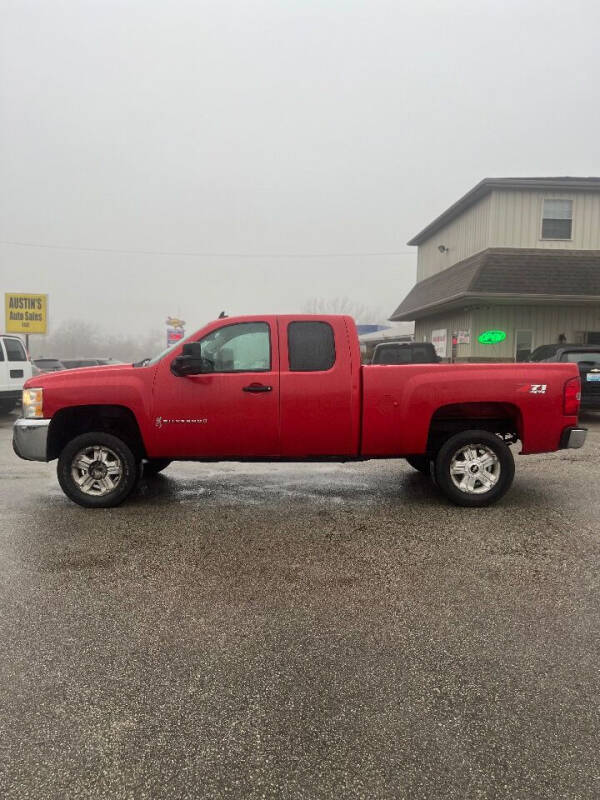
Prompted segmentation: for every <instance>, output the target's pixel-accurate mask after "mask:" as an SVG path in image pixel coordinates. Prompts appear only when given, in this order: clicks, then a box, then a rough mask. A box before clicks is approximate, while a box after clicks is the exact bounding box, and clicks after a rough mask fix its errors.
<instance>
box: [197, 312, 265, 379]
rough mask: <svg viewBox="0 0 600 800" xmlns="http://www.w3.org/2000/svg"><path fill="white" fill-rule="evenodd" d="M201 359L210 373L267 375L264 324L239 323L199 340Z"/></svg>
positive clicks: (219, 329)
mask: <svg viewBox="0 0 600 800" xmlns="http://www.w3.org/2000/svg"><path fill="white" fill-rule="evenodd" d="M200 344H201V346H202V358H205V359H206V360H207V362H208V364H209V366H210V367H211V371H212V372H268V371H269V370H270V369H271V337H270V331H269V326H268V324H267V323H266V322H239V323H237V324H235V325H226V326H225V327H223V328H218V329H217V330H216V331H212V333H209V334H208V336H205V337H204V339H201V340H200Z"/></svg>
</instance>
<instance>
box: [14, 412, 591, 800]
mask: <svg viewBox="0 0 600 800" xmlns="http://www.w3.org/2000/svg"><path fill="white" fill-rule="evenodd" d="M582 422H583V423H584V424H586V425H588V426H589V427H590V428H591V429H592V432H591V434H590V437H589V440H588V442H589V443H588V445H587V446H586V448H585V449H583V450H580V451H568V452H561V453H557V454H551V455H546V456H539V457H528V458H521V459H519V458H517V476H516V479H515V484H514V487H513V489H512V490H511V492H510V493H509V494H508V495H507V497H506V498H505V499H504V500H503V501H502V502H501V503H500V504H499V505H497V506H495V507H492V508H490V509H484V510H465V509H457V508H454V507H452V506H450V505H448V504H447V502H446V501H445V500H443V499H442V498H441V497H440V496H438V494H437V493H436V491H435V489H434V488H433V486H432V485H431V484H430V482H429V481H428V480H426V479H425V478H423V477H422V476H420V475H419V474H417V473H415V472H413V471H412V470H411V469H410V468H409V467H408V466H407V465H406V464H405V463H404V462H403V461H393V462H370V463H366V464H346V465H324V466H318V467H315V466H314V465H280V466H271V465H231V464H223V465H221V466H219V465H216V466H215V465H201V464H174V465H172V466H171V467H169V468H168V469H167V471H166V472H165V473H164V475H163V476H161V477H158V478H155V479H152V480H149V481H146V482H143V483H142V484H141V486H140V489H139V491H138V492H137V494H136V495H135V497H134V499H133V500H131V501H130V502H128V503H127V504H126V505H124V506H122V507H120V508H118V509H112V510H105V511H88V510H84V509H82V508H79V507H78V506H76V505H73V504H72V503H71V502H69V501H68V500H67V499H66V498H65V497H64V496H63V494H62V493H61V492H60V490H59V488H58V484H57V482H56V478H55V465H54V464H51V465H44V464H33V463H31V464H29V463H26V462H24V461H20V460H19V459H17V458H16V457H15V456H14V455H13V454H12V450H11V448H10V424H11V421H10V420H8V419H6V418H5V419H4V421H2V422H0V507H1V516H0V641H1V642H2V647H1V649H0V796H1V797H3V798H5V800H15V799H16V798H19V800H20V799H21V798H35V799H36V800H38V799H40V800H41V799H43V800H48V799H50V798H52V799H53V798H61V800H62V799H64V798H86V799H88V798H95V799H96V798H132V800H133V799H134V798H135V800H138V798H152V799H153V800H154V799H155V798H170V799H173V798H200V797H207V798H208V797H211V798H212V797H215V798H220V797H231V798H262V797H282V798H311V799H312V798H342V797H343V798H402V797H406V798H461V800H463V799H464V798H527V799H529V798H553V800H554V798H594V797H598V796H600V756H599V745H598V742H599V741H600V738H599V725H598V722H599V719H600V715H599V701H600V669H599V665H600V638H599V636H600V580H599V577H598V576H599V574H600V524H599V523H598V520H599V519H600V417H595V418H594V417H593V416H592V415H588V417H586V418H583V419H582Z"/></svg>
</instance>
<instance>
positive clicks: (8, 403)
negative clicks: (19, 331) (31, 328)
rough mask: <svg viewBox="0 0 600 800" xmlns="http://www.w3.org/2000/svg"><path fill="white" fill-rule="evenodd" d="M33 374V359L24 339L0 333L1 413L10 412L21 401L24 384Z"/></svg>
mask: <svg viewBox="0 0 600 800" xmlns="http://www.w3.org/2000/svg"><path fill="white" fill-rule="evenodd" d="M31 375H32V367H31V361H30V360H29V356H28V355H27V352H26V350H25V346H24V344H23V342H22V340H21V339H20V338H19V337H18V336H11V335H10V334H6V333H3V334H0V414H8V413H10V412H11V411H12V410H13V408H14V407H15V406H16V405H17V403H18V402H20V400H21V392H22V391H23V384H24V383H25V381H26V380H28V379H29V378H31Z"/></svg>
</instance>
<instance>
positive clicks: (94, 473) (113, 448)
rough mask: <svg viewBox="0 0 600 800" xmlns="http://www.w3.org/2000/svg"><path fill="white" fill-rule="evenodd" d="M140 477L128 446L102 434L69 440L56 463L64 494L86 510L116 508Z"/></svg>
mask: <svg viewBox="0 0 600 800" xmlns="http://www.w3.org/2000/svg"><path fill="white" fill-rule="evenodd" d="M139 474H140V465H139V462H138V460H137V459H136V457H135V456H134V454H133V452H132V450H131V448H130V447H129V445H127V444H126V443H125V442H124V441H123V440H122V439H119V438H118V437H116V436H113V435H112V434H110V433H105V432H104V431H97V432H93V433H83V434H81V435H80V436H76V437H75V438H74V439H71V441H70V442H69V443H68V444H67V445H66V446H65V447H64V449H63V451H62V453H61V454H60V456H59V459H58V467H57V475H58V482H59V483H60V485H61V488H62V490H63V492H64V493H65V494H66V495H67V497H68V498H69V499H71V500H73V501H74V502H75V503H78V504H79V505H80V506H85V507H86V508H111V507H113V506H117V505H119V503H122V502H123V500H125V498H126V497H128V495H129V494H130V493H131V491H132V489H133V488H134V486H135V485H136V482H137V479H138V477H139Z"/></svg>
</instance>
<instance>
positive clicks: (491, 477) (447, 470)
mask: <svg viewBox="0 0 600 800" xmlns="http://www.w3.org/2000/svg"><path fill="white" fill-rule="evenodd" d="M514 475H515V462H514V459H513V455H512V453H511V451H510V450H509V448H508V446H507V445H506V444H504V442H503V441H502V440H501V439H500V438H499V437H498V436H496V435H495V434H493V433H490V432H489V431H481V430H472V431H462V432H461V433H457V434H455V435H454V436H451V437H450V438H449V439H448V440H447V441H446V442H444V444H443V445H442V446H441V448H440V450H439V452H438V454H437V457H436V459H435V477H436V481H437V484H438V486H439V488H440V489H441V490H442V492H443V493H444V494H445V495H446V497H448V498H449V499H450V500H451V501H452V502H453V503H455V504H456V505H459V506H474V507H479V506H487V505H490V503H495V502H496V500H499V499H500V498H501V497H502V496H503V495H504V494H506V492H507V491H508V490H509V488H510V486H511V484H512V482H513V478H514Z"/></svg>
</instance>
